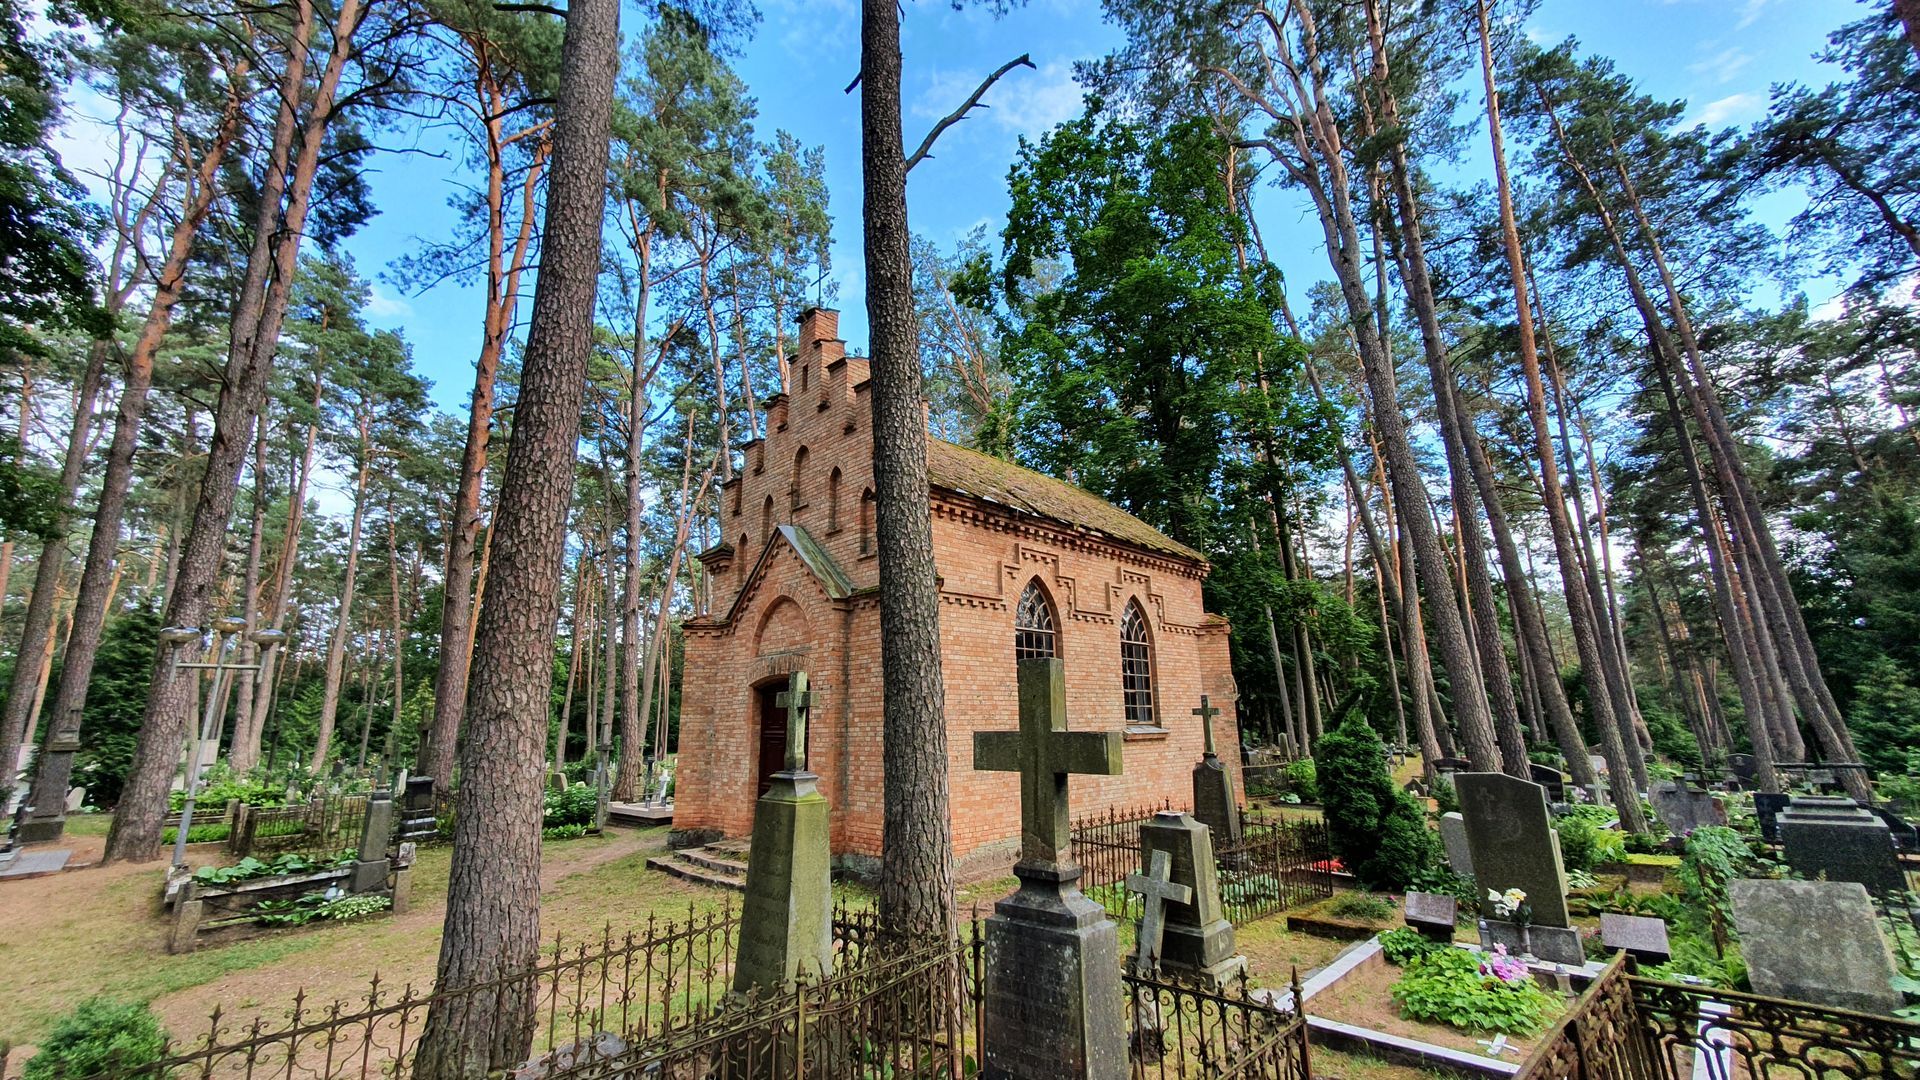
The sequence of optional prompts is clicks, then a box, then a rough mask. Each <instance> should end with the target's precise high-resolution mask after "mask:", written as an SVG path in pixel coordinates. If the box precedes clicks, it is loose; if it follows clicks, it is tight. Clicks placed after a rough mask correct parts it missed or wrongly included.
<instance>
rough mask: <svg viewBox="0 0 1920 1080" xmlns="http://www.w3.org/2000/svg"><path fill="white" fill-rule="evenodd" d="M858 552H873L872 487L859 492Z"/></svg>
mask: <svg viewBox="0 0 1920 1080" xmlns="http://www.w3.org/2000/svg"><path fill="white" fill-rule="evenodd" d="M860 554H862V555H871V554H873V489H872V488H868V489H867V490H865V491H863V492H861V493H860Z"/></svg>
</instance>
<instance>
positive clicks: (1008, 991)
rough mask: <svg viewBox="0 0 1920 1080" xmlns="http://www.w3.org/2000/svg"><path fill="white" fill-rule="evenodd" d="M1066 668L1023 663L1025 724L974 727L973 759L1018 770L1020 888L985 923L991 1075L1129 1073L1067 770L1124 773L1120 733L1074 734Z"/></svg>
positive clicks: (1106, 940)
mask: <svg viewBox="0 0 1920 1080" xmlns="http://www.w3.org/2000/svg"><path fill="white" fill-rule="evenodd" d="M1065 672H1066V669H1065V668H1064V667H1062V666H1061V663H1060V661H1059V659H1058V658H1055V657H1046V658H1039V659H1032V660H1022V661H1020V730H1019V731H976V732H974V734H973V767H974V768H975V769H980V770H986V771H994V772H1018V773H1019V774H1020V823H1021V829H1020V861H1019V862H1017V863H1015V864H1014V866H1013V873H1014V876H1016V877H1018V878H1019V879H1020V890H1019V891H1018V892H1016V893H1014V894H1013V895H1012V896H1009V897H1007V898H1006V899H1004V900H1001V901H1000V902H999V903H997V904H995V905H994V907H993V915H992V917H990V918H989V919H988V920H987V970H986V1002H985V1006H986V1047H985V1050H986V1053H985V1055H984V1056H985V1058H986V1061H985V1065H986V1075H988V1076H992V1077H1003V1078H1007V1080H1124V1078H1125V1077H1126V1075H1127V1027H1126V1018H1125V1016H1124V1015H1123V1014H1122V1011H1121V1001H1122V998H1123V996H1124V995H1123V994H1122V992H1121V988H1120V941H1119V932H1118V929H1117V928H1116V927H1115V926H1114V925H1113V923H1112V922H1111V921H1109V920H1108V919H1107V915H1106V911H1105V910H1104V909H1103V908H1101V906H1100V905H1099V904H1096V903H1094V902H1093V901H1091V900H1088V899H1087V898H1086V897H1085V896H1082V895H1081V894H1080V889H1079V887H1078V885H1077V884H1076V882H1078V881H1079V880H1080V867H1078V866H1076V865H1075V864H1074V862H1073V858H1072V852H1071V850H1070V848H1069V846H1068V845H1069V841H1068V835H1069V834H1068V822H1069V819H1068V814H1067V777H1068V776H1070V775H1072V774H1074V773H1080V774H1082V775H1093V776H1117V775H1119V773H1120V744H1121V736H1120V733H1119V732H1118V731H1068V730H1067V707H1066V697H1067V694H1066V685H1067V683H1066V674H1065Z"/></svg>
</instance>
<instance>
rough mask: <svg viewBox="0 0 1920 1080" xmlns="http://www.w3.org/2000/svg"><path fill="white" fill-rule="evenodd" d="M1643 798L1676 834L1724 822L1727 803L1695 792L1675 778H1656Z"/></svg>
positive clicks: (1718, 798)
mask: <svg viewBox="0 0 1920 1080" xmlns="http://www.w3.org/2000/svg"><path fill="white" fill-rule="evenodd" d="M1647 801H1648V802H1650V803H1652V804H1653V812H1654V813H1656V814H1659V815H1660V820H1661V821H1663V822H1665V823H1666V826H1667V828H1669V829H1671V830H1672V831H1673V833H1674V835H1676V836H1686V835H1687V834H1688V833H1691V832H1693V830H1695V829H1698V828H1700V827H1701V826H1704V825H1725V824H1726V823H1727V804H1726V803H1725V802H1723V801H1722V800H1721V799H1720V797H1719V796H1718V795H1715V794H1714V793H1713V792H1711V791H1696V790H1694V789H1693V788H1690V787H1688V786H1687V785H1686V784H1685V783H1683V782H1682V781H1678V780H1656V781H1655V782H1654V784H1653V786H1652V787H1651V788H1649V789H1648V790H1647Z"/></svg>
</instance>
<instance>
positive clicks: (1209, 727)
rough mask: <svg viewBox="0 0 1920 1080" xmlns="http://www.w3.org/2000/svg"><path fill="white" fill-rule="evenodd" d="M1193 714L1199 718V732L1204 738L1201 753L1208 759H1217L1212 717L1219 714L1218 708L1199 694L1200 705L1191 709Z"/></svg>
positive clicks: (1205, 696)
mask: <svg viewBox="0 0 1920 1080" xmlns="http://www.w3.org/2000/svg"><path fill="white" fill-rule="evenodd" d="M1193 715H1195V716H1197V717H1199V718H1200V734H1201V735H1202V737H1203V738H1204V739H1205V740H1206V742H1205V747H1204V749H1203V750H1202V751H1201V753H1203V754H1204V755H1206V759H1207V760H1208V761H1214V760H1217V759H1218V758H1219V757H1220V755H1219V754H1218V753H1216V752H1215V751H1214V748H1213V718H1214V717H1216V716H1219V715H1220V710H1219V709H1216V708H1214V707H1213V703H1212V702H1210V701H1208V700H1207V695H1205V694H1201V695H1200V707H1199V708H1197V709H1195V710H1193Z"/></svg>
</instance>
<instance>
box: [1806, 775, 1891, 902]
mask: <svg viewBox="0 0 1920 1080" xmlns="http://www.w3.org/2000/svg"><path fill="white" fill-rule="evenodd" d="M1778 828H1779V830H1780V843H1781V844H1782V845H1783V846H1784V847H1785V848H1786V855H1787V865H1788V866H1791V867H1793V870H1794V872H1795V873H1797V874H1799V875H1800V876H1801V877H1803V878H1808V879H1810V880H1811V879H1816V878H1825V879H1826V880H1828V881H1857V882H1859V883H1860V884H1861V885H1864V886H1866V889H1867V891H1868V892H1871V893H1875V894H1881V893H1887V892H1899V891H1902V890H1904V889H1905V888H1906V875H1905V874H1904V873H1902V872H1901V870H1900V861H1899V857H1898V856H1897V855H1895V854H1894V850H1893V834H1892V833H1891V832H1890V831H1889V830H1888V829H1887V823H1886V822H1884V821H1881V820H1880V819H1879V818H1877V817H1875V816H1873V815H1872V814H1870V813H1868V812H1867V811H1865V810H1863V809H1861V808H1860V804H1858V803H1856V802H1854V801H1853V800H1852V799H1848V798H1844V797H1840V798H1825V797H1818V796H1815V797H1799V798H1795V799H1794V800H1793V801H1791V802H1789V803H1788V804H1787V808H1786V809H1785V810H1784V811H1782V812H1781V813H1780V817H1779V823H1778Z"/></svg>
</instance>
